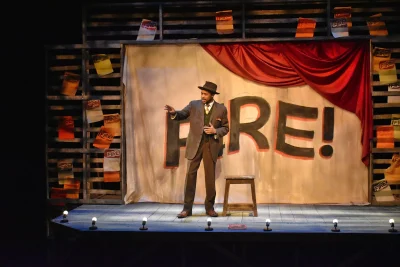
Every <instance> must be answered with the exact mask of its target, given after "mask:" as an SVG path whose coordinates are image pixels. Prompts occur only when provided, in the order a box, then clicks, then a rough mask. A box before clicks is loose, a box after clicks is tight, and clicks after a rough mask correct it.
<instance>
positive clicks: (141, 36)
mask: <svg viewBox="0 0 400 267" xmlns="http://www.w3.org/2000/svg"><path fill="white" fill-rule="evenodd" d="M156 32H157V23H156V22H154V21H151V20H148V19H142V23H141V24H140V28H139V32H138V36H137V37H136V40H137V41H153V40H154V37H155V35H156Z"/></svg>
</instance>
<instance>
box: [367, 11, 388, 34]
mask: <svg viewBox="0 0 400 267" xmlns="http://www.w3.org/2000/svg"><path fill="white" fill-rule="evenodd" d="M381 17H382V14H381V13H378V14H375V15H373V16H371V17H369V18H368V20H367V25H368V29H369V35H372V36H386V35H388V31H387V29H386V24H385V22H384V21H382V20H381Z"/></svg>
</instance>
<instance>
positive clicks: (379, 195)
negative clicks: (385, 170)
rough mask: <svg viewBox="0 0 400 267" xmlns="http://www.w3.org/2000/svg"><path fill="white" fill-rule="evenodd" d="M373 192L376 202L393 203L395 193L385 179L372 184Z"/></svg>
mask: <svg viewBox="0 0 400 267" xmlns="http://www.w3.org/2000/svg"><path fill="white" fill-rule="evenodd" d="M372 191H373V192H374V196H375V199H376V201H378V202H381V201H393V200H394V197H393V193H392V190H391V189H390V186H389V184H388V182H387V181H386V180H385V179H382V180H378V181H374V182H373V183H372Z"/></svg>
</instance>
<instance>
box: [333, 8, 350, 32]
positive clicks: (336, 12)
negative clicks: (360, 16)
mask: <svg viewBox="0 0 400 267" xmlns="http://www.w3.org/2000/svg"><path fill="white" fill-rule="evenodd" d="M333 18H335V19H339V18H344V19H346V22H347V28H348V29H349V28H351V27H352V26H353V23H352V22H351V6H344V7H335V8H334V9H333Z"/></svg>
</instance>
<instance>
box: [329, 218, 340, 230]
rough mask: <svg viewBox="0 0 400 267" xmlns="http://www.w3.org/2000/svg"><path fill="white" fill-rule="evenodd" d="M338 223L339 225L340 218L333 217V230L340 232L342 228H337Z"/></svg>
mask: <svg viewBox="0 0 400 267" xmlns="http://www.w3.org/2000/svg"><path fill="white" fill-rule="evenodd" d="M337 225H338V220H337V219H333V228H332V229H331V231H332V232H340V229H339V228H337Z"/></svg>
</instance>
